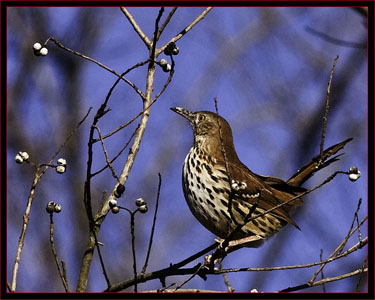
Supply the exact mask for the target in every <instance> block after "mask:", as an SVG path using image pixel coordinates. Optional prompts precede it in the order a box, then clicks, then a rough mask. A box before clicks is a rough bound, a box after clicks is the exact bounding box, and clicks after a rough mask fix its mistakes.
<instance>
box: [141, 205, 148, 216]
mask: <svg viewBox="0 0 375 300" xmlns="http://www.w3.org/2000/svg"><path fill="white" fill-rule="evenodd" d="M139 211H140V212H141V213H142V214H145V213H146V212H147V211H148V208H147V205H141V206H140V207H139Z"/></svg>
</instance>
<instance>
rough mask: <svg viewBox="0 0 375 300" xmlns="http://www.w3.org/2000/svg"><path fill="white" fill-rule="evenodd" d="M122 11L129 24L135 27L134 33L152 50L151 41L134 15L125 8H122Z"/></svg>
mask: <svg viewBox="0 0 375 300" xmlns="http://www.w3.org/2000/svg"><path fill="white" fill-rule="evenodd" d="M121 11H122V12H123V13H124V15H125V17H126V18H127V19H128V21H129V23H130V24H131V25H132V26H133V28H134V31H135V32H136V33H137V34H138V35H139V37H140V38H141V40H142V41H143V43H144V44H145V45H146V47H147V48H148V49H151V41H150V40H149V38H148V37H147V35H146V34H145V33H144V32H143V31H142V29H141V27H139V25H138V24H137V22H136V21H135V19H134V17H133V16H132V14H131V13H130V12H129V11H128V10H127V9H126V8H125V7H121Z"/></svg>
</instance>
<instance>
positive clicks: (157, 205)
mask: <svg viewBox="0 0 375 300" xmlns="http://www.w3.org/2000/svg"><path fill="white" fill-rule="evenodd" d="M158 175H159V184H158V193H157V196H156V204H155V212H154V218H153V220H152V227H151V235H150V241H149V242H148V249H147V255H146V260H145V264H144V265H143V268H142V272H141V274H144V273H146V269H147V265H148V259H149V257H150V253H151V247H152V240H153V237H154V231H155V224H156V215H157V213H158V207H159V196H160V188H161V174H160V173H159V174H158Z"/></svg>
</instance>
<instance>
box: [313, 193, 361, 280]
mask: <svg viewBox="0 0 375 300" xmlns="http://www.w3.org/2000/svg"><path fill="white" fill-rule="evenodd" d="M361 202H362V199H361V198H360V199H359V200H358V205H357V209H356V211H355V213H354V218H353V221H352V224H351V225H350V228H349V232H348V234H347V235H346V236H345V238H344V240H343V241H342V242H341V243H340V245H339V246H338V247H337V248H336V249H335V250H334V251H333V252H332V253H331V255H330V256H329V258H331V257H334V256H335V255H337V254H340V253H341V251H342V249H343V248H344V247H345V245H346V243H347V241H348V240H349V238H350V237H351V236H352V235H353V233H354V232H355V231H357V230H359V228H360V224H361V223H360V224H358V225H357V226H356V227H355V228H354V229H352V228H353V226H354V221H355V220H356V216H357V214H358V211H359V209H360V207H361ZM365 218H366V217H365ZM365 218H364V219H365ZM324 267H325V264H323V265H321V266H320V268H319V269H318V270H317V271H316V272H315V274H314V275H313V277H312V278H311V279H310V281H309V282H310V283H312V282H313V281H314V280H315V278H316V277H317V276H318V274H319V272H321V271H322V269H323V268H324Z"/></svg>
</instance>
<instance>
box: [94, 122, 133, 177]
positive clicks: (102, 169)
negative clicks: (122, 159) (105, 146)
mask: <svg viewBox="0 0 375 300" xmlns="http://www.w3.org/2000/svg"><path fill="white" fill-rule="evenodd" d="M138 127H139V126H138ZM138 127H137V128H136V129H135V130H134V131H133V133H132V135H131V136H130V138H129V140H128V141H127V142H126V144H125V145H124V146H123V147H122V148H121V149H120V151H119V152H118V153H117V154H116V155H115V156H114V157H113V158H112V160H111V161H110V162H111V164H112V163H113V162H114V161H115V160H116V159H117V158H119V156H120V155H121V153H122V152H124V150H125V149H126V148H127V147H128V146H129V144H130V142H131V141H132V139H133V137H134V135H135V133H136V132H137V130H138ZM103 139H104V137H103ZM106 168H108V164H106V165H105V166H104V167H103V168H101V169H100V170H98V171H96V172H95V173H92V174H91V177H95V176H96V175H98V174H99V173H101V172H103V171H104V170H105V169H106Z"/></svg>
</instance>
